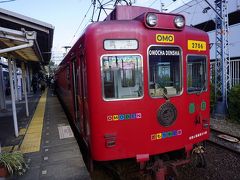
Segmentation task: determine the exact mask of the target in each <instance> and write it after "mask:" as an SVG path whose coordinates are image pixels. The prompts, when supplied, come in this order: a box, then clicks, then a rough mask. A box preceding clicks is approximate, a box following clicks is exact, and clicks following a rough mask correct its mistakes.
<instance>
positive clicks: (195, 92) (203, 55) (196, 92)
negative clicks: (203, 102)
mask: <svg viewBox="0 0 240 180" xmlns="http://www.w3.org/2000/svg"><path fill="white" fill-rule="evenodd" d="M189 56H201V57H205V58H206V74H205V75H206V81H205V86H206V88H205V90H203V91H191V92H189V91H188V57H189ZM208 71H209V70H208V56H207V55H205V54H187V56H186V91H187V93H188V94H200V93H203V92H207V91H208V77H209V74H208V73H209V72H208Z"/></svg>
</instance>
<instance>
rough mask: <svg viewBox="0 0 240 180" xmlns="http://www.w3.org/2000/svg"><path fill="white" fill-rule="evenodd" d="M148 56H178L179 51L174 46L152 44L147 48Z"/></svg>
mask: <svg viewBox="0 0 240 180" xmlns="http://www.w3.org/2000/svg"><path fill="white" fill-rule="evenodd" d="M148 54H149V56H180V55H181V52H180V49H179V48H176V47H162V46H152V47H150V48H149V50H148Z"/></svg>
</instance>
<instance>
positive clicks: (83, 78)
mask: <svg viewBox="0 0 240 180" xmlns="http://www.w3.org/2000/svg"><path fill="white" fill-rule="evenodd" d="M80 66H81V68H80V78H81V79H80V82H81V102H80V103H81V105H80V106H81V107H80V108H81V112H82V114H81V118H80V129H81V132H82V134H83V136H84V137H87V127H88V124H87V118H88V117H87V107H88V105H87V81H86V78H87V77H86V60H85V58H84V56H83V55H81V56H80Z"/></svg>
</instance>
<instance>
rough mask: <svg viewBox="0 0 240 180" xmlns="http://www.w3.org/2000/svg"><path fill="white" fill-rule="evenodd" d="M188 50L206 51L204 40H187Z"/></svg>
mask: <svg viewBox="0 0 240 180" xmlns="http://www.w3.org/2000/svg"><path fill="white" fill-rule="evenodd" d="M188 50H195V51H206V42H205V41H195V40H188Z"/></svg>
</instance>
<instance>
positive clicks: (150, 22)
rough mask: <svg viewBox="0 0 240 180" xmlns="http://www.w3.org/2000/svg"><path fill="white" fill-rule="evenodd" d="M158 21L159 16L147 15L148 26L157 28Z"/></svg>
mask: <svg viewBox="0 0 240 180" xmlns="http://www.w3.org/2000/svg"><path fill="white" fill-rule="evenodd" d="M157 21H158V18H157V15H156V14H153V13H149V14H148V15H147V24H148V25H149V26H151V27H153V26H156V24H157Z"/></svg>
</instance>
